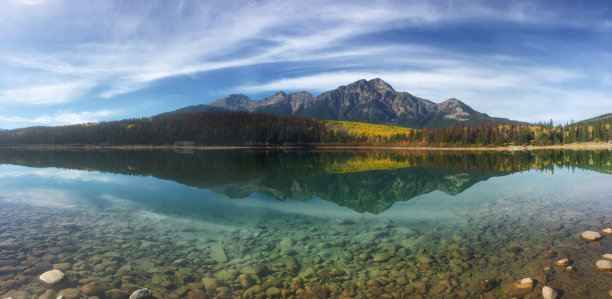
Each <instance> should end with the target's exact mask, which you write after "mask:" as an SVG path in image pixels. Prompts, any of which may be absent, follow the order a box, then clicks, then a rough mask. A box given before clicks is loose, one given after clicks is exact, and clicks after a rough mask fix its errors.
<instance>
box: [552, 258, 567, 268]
mask: <svg viewBox="0 0 612 299" xmlns="http://www.w3.org/2000/svg"><path fill="white" fill-rule="evenodd" d="M569 264H570V261H569V260H568V259H562V260H558V261H556V262H555V265H557V266H559V267H567V266H569Z"/></svg>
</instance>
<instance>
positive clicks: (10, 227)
mask: <svg viewBox="0 0 612 299" xmlns="http://www.w3.org/2000/svg"><path fill="white" fill-rule="evenodd" d="M611 162H612V154H611V153H610V152H609V151H591V152H586V151H583V152H580V151H567V152H563V151H549V152H513V153H504V152H490V153H468V152H459V153H454V152H450V153H449V152H440V153H438V152H393V151H386V152H381V151H378V152H371V151H361V152H355V151H353V152H346V151H242V150H241V151H232V150H226V151H196V152H174V151H82V150H73V151H68V150H53V151H44V150H0V163H2V164H1V165H0V190H1V193H0V209H1V215H0V295H2V298H5V297H8V296H11V297H12V298H13V299H17V298H19V297H22V298H38V297H39V296H40V295H43V293H44V295H43V297H44V296H45V295H52V296H55V295H56V293H57V292H62V291H63V293H66V294H69V295H74V296H76V297H75V298H80V297H88V296H91V295H97V296H99V297H100V298H104V297H106V298H122V297H125V296H126V295H129V294H130V293H131V292H132V291H133V290H134V289H137V288H141V287H147V288H150V289H151V290H152V291H154V293H155V295H156V296H157V297H158V298H186V297H190V298H192V299H194V298H201V297H203V294H204V293H205V294H206V296H208V297H220V298H222V297H228V298H232V297H242V298H256V297H258V296H259V297H262V298H265V297H281V296H284V297H295V298H317V297H329V298H337V297H353V298H374V297H383V298H384V297H385V296H388V297H390V298H392V297H402V298H418V297H419V296H420V297H423V298H457V297H464V298H479V297H481V296H482V297H485V298H498V297H508V294H509V292H511V291H510V289H511V286H510V284H512V283H513V282H514V281H516V280H520V279H522V278H526V277H531V278H533V279H534V280H535V281H536V286H535V287H534V288H533V290H531V291H530V292H527V293H526V295H525V296H527V297H529V296H532V297H534V298H535V297H537V296H539V294H540V290H541V288H542V286H544V285H548V286H551V287H553V288H555V289H557V290H558V291H559V292H560V293H561V294H562V295H563V298H578V297H585V298H608V295H607V292H608V290H610V289H612V285H611V284H610V279H611V277H612V276H611V275H610V274H607V273H603V272H599V271H597V270H595V262H596V261H597V259H598V257H599V256H600V255H601V254H605V253H612V241H611V240H612V237H604V238H603V239H602V240H601V241H598V242H593V243H587V242H584V241H582V240H581V239H580V237H579V235H580V233H581V232H582V231H584V230H595V231H601V229H603V228H604V227H606V226H610V225H611V222H612V220H611V218H612V217H610V215H612V213H611V212H612V198H611V194H612V176H610V175H609V173H611V172H612V164H611ZM566 257H567V258H569V259H570V261H571V262H572V267H573V268H574V269H575V272H573V273H569V272H567V271H565V269H564V268H560V267H557V266H554V264H553V262H554V261H557V260H559V259H561V258H566ZM54 267H58V268H60V269H62V270H63V271H64V272H65V273H66V275H67V277H68V280H67V282H65V283H64V284H63V285H61V286H58V287H56V288H55V290H53V291H47V290H46V288H45V287H43V286H42V285H41V284H40V283H38V281H37V276H38V275H40V274H41V273H43V272H45V271H47V270H50V269H53V268H54ZM481 279H488V280H491V281H493V285H494V288H493V289H492V290H490V291H488V292H484V291H483V290H482V289H481V288H480V286H479V285H480V283H479V281H480V280H481ZM92 281H101V282H103V287H102V288H101V291H98V293H95V294H94V293H89V291H90V290H88V289H90V288H88V287H87V284H88V283H90V282H92ZM66 289H71V290H72V293H70V292H67V291H66ZM109 290H114V291H111V292H107V293H106V294H105V292H104V291H109ZM117 290H121V291H117ZM197 290H199V291H197ZM45 292H46V293H45ZM198 296H199V297H198ZM68 297H69V296H68ZM52 298H55V297H52ZM67 299H70V298H67Z"/></svg>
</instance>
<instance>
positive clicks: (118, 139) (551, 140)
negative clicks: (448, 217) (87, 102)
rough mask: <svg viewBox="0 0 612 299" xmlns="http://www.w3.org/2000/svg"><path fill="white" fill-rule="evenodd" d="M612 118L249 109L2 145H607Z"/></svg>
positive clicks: (69, 131) (53, 131)
mask: <svg viewBox="0 0 612 299" xmlns="http://www.w3.org/2000/svg"><path fill="white" fill-rule="evenodd" d="M611 123H612V118H609V117H602V118H595V119H592V120H588V121H582V122H577V123H573V122H572V123H567V124H565V125H558V126H554V125H553V122H552V120H551V121H550V122H549V123H545V124H542V123H539V124H534V125H525V124H510V125H499V124H495V123H486V122H481V123H480V124H479V125H478V126H464V125H462V124H460V123H457V124H455V125H453V126H452V127H447V128H438V129H433V130H430V129H409V128H403V127H396V126H385V125H374V124H366V123H354V122H342V121H321V120H314V119H310V118H303V117H295V116H279V115H271V114H258V113H248V112H201V113H184V114H169V115H163V116H156V117H151V118H138V119H125V120H120V121H107V122H99V123H87V124H79V125H66V126H56V127H28V128H23V129H14V130H4V131H0V146H4V147H6V146H27V145H62V146H86V145H92V146H135V145H154V146H162V145H176V146H316V145H398V146H435V147H445V146H466V147H470V146H508V145H556V144H567V143H574V142H607V141H608V140H611V139H612V130H611V129H610V128H611Z"/></svg>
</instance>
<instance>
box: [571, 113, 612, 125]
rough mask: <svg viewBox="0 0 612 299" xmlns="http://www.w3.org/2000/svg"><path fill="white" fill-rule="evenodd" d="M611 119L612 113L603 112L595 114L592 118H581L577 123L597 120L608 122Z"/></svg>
mask: <svg viewBox="0 0 612 299" xmlns="http://www.w3.org/2000/svg"><path fill="white" fill-rule="evenodd" d="M611 120H612V113H606V114H603V115H600V116H596V117H593V118H589V119H585V120H581V121H579V122H578V123H579V124H580V123H594V122H598V121H601V122H606V123H608V122H610V121H611Z"/></svg>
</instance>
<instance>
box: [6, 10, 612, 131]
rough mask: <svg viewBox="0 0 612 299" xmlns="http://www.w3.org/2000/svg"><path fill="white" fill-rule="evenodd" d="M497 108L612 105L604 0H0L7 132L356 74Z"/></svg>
mask: <svg viewBox="0 0 612 299" xmlns="http://www.w3.org/2000/svg"><path fill="white" fill-rule="evenodd" d="M373 78H381V79H383V80H385V81H387V82H388V83H389V84H391V86H393V88H394V89H395V90H396V91H405V92H408V93H410V94H412V95H414V96H418V97H421V98H425V99H429V100H431V101H433V102H436V103H439V102H442V101H444V100H447V99H449V98H457V99H459V100H461V101H463V102H464V103H466V104H468V105H469V106H471V107H472V108H474V109H476V110H477V111H480V112H484V113H487V114H489V115H491V116H498V117H507V118H510V119H514V120H520V121H528V122H538V121H549V120H550V119H553V120H554V121H555V123H557V124H562V123H565V122H569V121H571V120H574V121H578V120H582V119H586V118H590V117H594V116H597V115H601V114H605V113H610V112H612V2H611V1H608V0H601V1H597V0H593V1H561V0H559V1H521V0H516V1H494V0H482V1H478V0H457V1H454V0H446V1H436V0H431V1H412V0H403V1H378V0H368V1H360V0H350V1H318V0H308V1H291V0H279V1H277V0H270V1H267V0H245V1H231V0H229V1H228V0H223V1H214V0H206V1H196V0H183V1H179V0H176V1H174V0H147V1H141V0H137V1H128V0H105V1H99V0H92V1H88V0H83V1H71V0H0V128H3V129H11V128H19V127H25V126H34V125H65V124H74V123H85V122H96V121H108V120H118V119H123V118H135V117H148V116H151V115H155V114H158V113H162V112H167V111H171V110H175V109H178V108H181V107H184V106H189V105H197V104H206V103H209V102H211V101H214V100H216V99H219V98H222V97H225V96H227V95H229V94H239V93H242V94H245V95H247V96H249V97H251V98H252V99H262V98H265V97H266V96H269V95H272V94H274V93H276V92H278V91H281V90H282V91H285V92H287V93H289V92H295V91H302V90H305V91H308V92H310V93H312V94H313V95H318V94H320V93H321V92H324V91H327V90H331V89H334V88H336V87H338V86H341V85H347V84H350V83H352V82H354V81H357V80H359V79H373Z"/></svg>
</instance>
